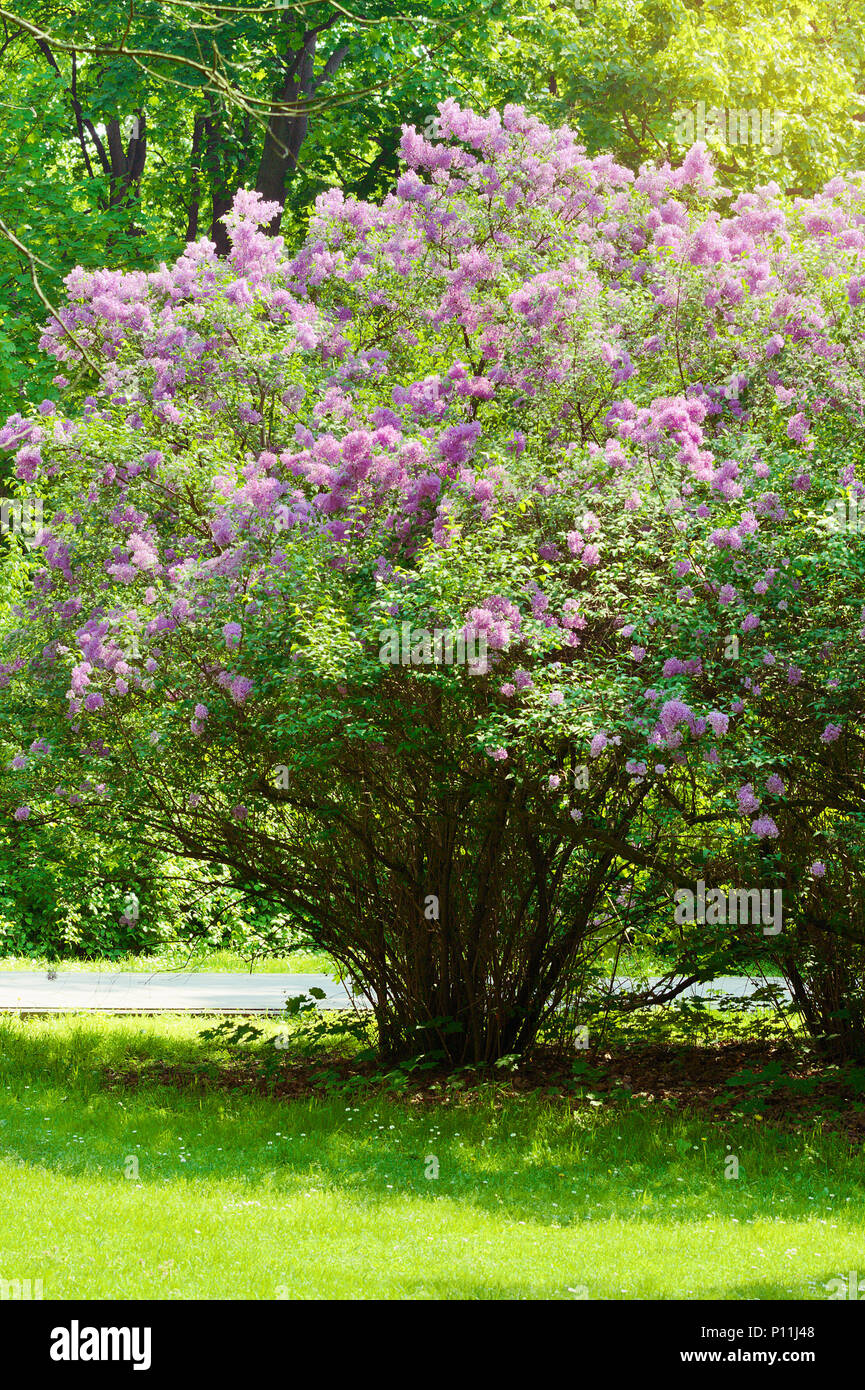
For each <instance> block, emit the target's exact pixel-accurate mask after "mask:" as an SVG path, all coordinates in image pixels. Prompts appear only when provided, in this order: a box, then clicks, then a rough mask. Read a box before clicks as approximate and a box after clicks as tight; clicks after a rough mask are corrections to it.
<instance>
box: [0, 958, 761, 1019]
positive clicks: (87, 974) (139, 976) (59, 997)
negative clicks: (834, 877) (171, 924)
mask: <svg viewBox="0 0 865 1390" xmlns="http://www.w3.org/2000/svg"><path fill="white" fill-rule="evenodd" d="M657 982H658V977H657V976H655V977H652V978H650V980H649V983H650V984H653V985H654V984H657ZM763 983H764V981H763V980H762V979H756V978H755V979H753V980H751V979H748V978H746V977H745V976H734V975H725V976H722V977H720V978H719V979H717V980H713V981H711V982H710V983H706V984H702V985H692V986H691V987H690V988H689V989H688V990H686V991H685V992H684V994H683V995H682V996H681V997H682V998H705V999H706V1000H707V1001H709V1002H710V1001H711V999H712V997H713V996H717V994H719V993H720V994H728V995H734V996H736V997H739V998H744V997H746V996H747V995H749V994H751V993H752V992H753V990H754V989H755V988H759V987H760V986H761V985H762V984H763ZM772 983H777V984H779V985H781V984H782V981H781V980H773V981H772ZM313 986H315V987H317V988H318V989H323V990H324V992H325V998H324V999H321V1000H319V1003H318V1007H319V1008H320V1009H351V1008H352V1007H355V1006H356V1007H358V1008H368V1007H369V1001H368V1000H367V999H366V998H365V997H364V996H363V995H358V996H354V997H352V996H351V995H350V994H349V993H348V991H347V990H346V989H345V988H344V987H343V986H342V985H340V984H338V983H337V982H336V981H335V980H332V979H331V978H330V976H329V975H265V974H259V975H248V974H228V973H224V974H222V973H211V974H208V973H205V972H203V971H201V972H199V971H176V972H175V971H171V972H164V973H159V974H146V973H144V972H141V973H133V972H131V971H124V972H120V971H118V972H116V973H100V972H98V971H77V970H76V971H71V970H70V971H66V972H64V971H63V970H62V969H58V971H57V974H56V977H55V978H54V979H50V978H49V976H48V974H47V973H46V972H45V971H37V970H4V971H0V1012H5V1013H9V1012H11V1011H20V1012H21V1013H168V1012H170V1013H202V1014H212V1013H280V1012H281V1011H282V1008H283V1006H284V1004H285V1000H286V999H287V998H289V997H290V996H291V995H295V994H304V993H306V991H307V990H309V989H311V988H312V987H313ZM640 986H643V982H642V981H640V982H637V981H634V980H628V979H624V978H622V979H619V980H617V981H616V989H617V990H627V989H632V988H637V987H640ZM643 987H644V986H643ZM783 992H784V994H785V995H786V994H787V990H786V989H784V991H783Z"/></svg>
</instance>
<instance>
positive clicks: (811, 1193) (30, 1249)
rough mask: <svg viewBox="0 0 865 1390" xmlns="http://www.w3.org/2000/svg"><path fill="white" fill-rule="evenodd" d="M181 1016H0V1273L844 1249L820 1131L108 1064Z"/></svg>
mask: <svg viewBox="0 0 865 1390" xmlns="http://www.w3.org/2000/svg"><path fill="white" fill-rule="evenodd" d="M202 1026H204V1025H203V1024H202V1021H201V1020H191V1019H188V1018H183V1017H180V1016H177V1017H168V1016H164V1015H163V1016H162V1017H159V1018H153V1019H139V1018H136V1019H118V1018H96V1019H91V1018H86V1019H84V1018H77V1019H76V1018H64V1017H55V1018H50V1019H30V1020H20V1019H15V1018H8V1019H4V1020H2V1021H0V1209H2V1212H3V1216H2V1220H0V1278H2V1279H6V1280H10V1279H16V1278H19V1279H28V1278H29V1279H31V1280H35V1279H41V1280H42V1282H43V1293H44V1297H45V1298H46V1299H53V1298H76V1297H79V1298H120V1299H138V1298H144V1299H153V1298H156V1299H159V1298H193V1299H207V1298H235V1299H274V1298H285V1297H300V1298H331V1297H335V1298H389V1299H401V1298H409V1299H411V1298H436V1299H442V1298H445V1299H450V1298H507V1299H510V1298H531V1299H538V1298H543V1299H546V1298H555V1299H559V1298H561V1299H572V1298H575V1297H583V1296H585V1297H588V1298H604V1299H633V1298H688V1299H702V1298H723V1299H749V1298H758V1299H759V1298H794V1299H820V1298H823V1299H825V1298H826V1297H827V1290H826V1289H825V1287H824V1286H825V1284H826V1282H827V1281H828V1280H830V1279H833V1278H835V1277H839V1276H844V1277H846V1274H847V1271H848V1270H850V1269H854V1270H859V1271H861V1272H862V1273H863V1274H865V1249H863V1236H862V1232H863V1229H865V1160H863V1156H862V1152H861V1150H855V1149H853V1148H852V1147H851V1145H850V1143H849V1142H847V1141H846V1140H845V1139H844V1138H843V1137H842V1136H841V1135H838V1134H833V1133H828V1132H825V1133H824V1132H821V1130H820V1129H819V1127H818V1128H814V1127H811V1128H810V1129H809V1130H808V1131H807V1132H806V1131H803V1130H799V1131H798V1132H793V1133H789V1132H787V1133H782V1132H780V1131H777V1130H773V1129H772V1128H770V1127H769V1126H768V1125H766V1124H762V1123H760V1122H759V1121H758V1120H756V1119H755V1118H754V1117H750V1118H749V1119H747V1121H744V1122H743V1121H741V1120H732V1121H722V1120H714V1119H705V1118H700V1117H698V1116H694V1115H688V1114H686V1113H683V1112H682V1111H681V1109H677V1108H672V1107H670V1108H667V1107H664V1106H659V1105H658V1104H654V1105H648V1104H644V1103H641V1102H639V1101H635V1100H632V1101H630V1102H622V1103H620V1104H609V1105H607V1104H605V1105H597V1104H592V1103H591V1102H588V1101H582V1102H581V1101H578V1100H575V1099H574V1098H570V1099H566V1098H562V1097H555V1098H544V1097H542V1096H540V1095H537V1094H535V1095H530V1096H527V1097H525V1098H510V1099H504V1100H503V1099H502V1097H501V1095H500V1094H499V1093H497V1092H496V1090H495V1087H493V1086H490V1087H489V1088H488V1089H487V1090H486V1091H483V1090H482V1091H481V1093H480V1094H475V1095H474V1096H473V1098H472V1100H471V1101H470V1102H469V1101H467V1100H465V1099H460V1098H458V1097H454V1098H452V1099H450V1100H443V1101H441V1102H440V1103H437V1104H433V1105H430V1104H425V1105H419V1104H417V1103H413V1102H412V1101H411V1100H409V1099H408V1098H404V1099H383V1098H378V1097H375V1098H371V1097H369V1096H368V1097H367V1098H365V1099H362V1100H360V1099H349V1098H346V1097H341V1098H334V1097H330V1098H328V1097H322V1098H321V1099H317V1100H308V1099H305V1100H298V1101H284V1100H283V1101H280V1100H276V1099H272V1098H268V1097H267V1096H261V1095H255V1094H252V1093H249V1092H243V1091H240V1090H238V1091H234V1092H232V1091H225V1090H219V1091H217V1090H211V1091H206V1090H202V1089H201V1088H198V1089H192V1088H190V1089H181V1088H178V1087H171V1086H166V1085H156V1084H151V1083H149V1082H147V1081H143V1082H141V1084H140V1085H138V1086H136V1087H130V1086H119V1085H116V1084H115V1085H114V1086H112V1085H111V1083H110V1080H109V1079H107V1078H106V1075H105V1068H106V1067H108V1068H111V1069H113V1071H114V1072H115V1073H118V1072H123V1071H125V1070H128V1069H129V1067H130V1066H131V1065H133V1063H134V1062H135V1061H136V1060H137V1061H144V1060H147V1059H158V1060H160V1061H163V1062H169V1063H170V1062H176V1063H181V1062H187V1063H189V1062H196V1061H197V1062H202V1061H205V1060H207V1059H208V1058H209V1057H212V1049H211V1051H210V1052H208V1050H207V1048H206V1046H205V1045H204V1044H202V1043H201V1042H200V1040H199V1039H198V1036H197V1035H198V1032H199V1030H200V1028H201V1027H202ZM731 1154H732V1155H735V1156H736V1157H737V1158H738V1161H739V1165H740V1170H739V1177H738V1179H733V1180H728V1179H725V1177H724V1171H725V1160H726V1159H727V1158H728V1156H729V1155H731ZM131 1160H137V1172H138V1176H137V1178H136V1177H135V1176H134V1173H135V1170H136V1163H134V1162H132V1161H131ZM433 1160H435V1162H433ZM436 1166H437V1169H438V1176H437V1177H434V1176H427V1174H432V1173H434V1172H435V1169H436ZM126 1173H130V1174H133V1176H129V1177H127V1176H126Z"/></svg>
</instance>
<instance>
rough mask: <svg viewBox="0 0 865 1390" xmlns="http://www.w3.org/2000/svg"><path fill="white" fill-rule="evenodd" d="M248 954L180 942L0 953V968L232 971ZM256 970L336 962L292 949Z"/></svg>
mask: <svg viewBox="0 0 865 1390" xmlns="http://www.w3.org/2000/svg"><path fill="white" fill-rule="evenodd" d="M249 969H250V962H249V958H248V957H244V956H241V955H238V954H237V952H235V951H208V952H207V953H206V954H204V953H202V954H198V955H196V956H194V957H192V958H190V955H189V952H188V950H183V948H182V947H180V946H175V947H173V948H171V949H166V950H165V951H163V952H162V953H161V954H159V955H150V956H122V957H120V958H118V959H117V960H106V959H104V958H103V957H93V958H92V959H90V960H63V961H60V962H58V961H56V960H55V961H49V960H48V959H47V958H46V957H41V956H0V970H57V971H59V972H61V973H62V974H65V973H66V972H68V971H78V972H80V971H83V970H87V971H89V970H102V971H104V972H105V973H107V974H115V973H117V972H118V971H123V970H133V971H135V972H136V973H139V974H140V973H145V974H149V973H151V972H153V971H157V970H158V971H162V970H201V971H217V972H219V973H220V974H222V973H230V972H232V971H241V972H243V973H246V972H248V971H249ZM253 972H254V973H256V974H268V975H274V974H277V975H278V974H283V973H287V974H296V975H311V974H324V975H333V974H335V973H336V966H335V965H334V963H333V961H332V960H331V958H330V956H327V955H325V953H324V952H323V951H292V952H291V954H290V955H286V956H268V957H262V958H261V959H259V960H256V961H255V962H254V964H253Z"/></svg>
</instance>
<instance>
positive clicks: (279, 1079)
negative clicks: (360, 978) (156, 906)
mask: <svg viewBox="0 0 865 1390" xmlns="http://www.w3.org/2000/svg"><path fill="white" fill-rule="evenodd" d="M574 1066H576V1069H577V1070H576V1074H575V1072H574ZM103 1076H104V1079H105V1081H106V1083H107V1084H108V1085H109V1086H110V1087H112V1088H113V1087H120V1088H127V1087H128V1088H132V1087H136V1086H140V1085H154V1084H156V1085H166V1086H178V1087H184V1088H186V1087H192V1088H198V1087H200V1088H202V1089H205V1090H227V1091H244V1092H248V1093H254V1094H260V1095H270V1096H273V1097H274V1098H276V1099H280V1100H301V1099H302V1100H306V1099H309V1098H310V1097H312V1096H321V1095H322V1094H323V1093H327V1092H328V1091H331V1092H333V1091H338V1092H340V1093H351V1094H355V1095H369V1094H373V1093H375V1094H382V1093H383V1092H387V1093H388V1094H399V1095H402V1096H403V1097H404V1098H405V1099H406V1100H407V1101H408V1102H410V1103H412V1104H415V1105H418V1104H421V1105H423V1104H434V1103H441V1102H442V1101H443V1100H448V1099H453V1100H461V1101H467V1100H470V1099H472V1098H473V1097H475V1096H476V1095H477V1093H478V1091H479V1089H480V1088H481V1087H483V1088H486V1091H487V1094H488V1091H489V1087H490V1086H491V1085H492V1086H494V1088H495V1092H496V1095H497V1097H498V1098H500V1099H501V1100H505V1099H510V1098H517V1097H520V1096H525V1095H528V1094H534V1095H541V1096H545V1097H554V1096H561V1097H562V1098H565V1097H566V1098H567V1099H568V1101H569V1102H571V1103H573V1104H574V1105H575V1106H582V1105H585V1106H599V1105H601V1106H603V1105H615V1104H621V1103H627V1102H633V1103H638V1104H641V1105H651V1104H661V1105H664V1106H673V1107H677V1108H678V1107H682V1108H687V1109H689V1110H691V1111H693V1112H696V1113H699V1114H702V1115H704V1116H711V1117H714V1118H716V1119H729V1118H739V1117H744V1118H753V1119H754V1120H755V1121H756V1122H760V1121H765V1122H769V1123H772V1124H774V1125H776V1126H778V1127H779V1128H783V1129H797V1128H801V1127H802V1125H803V1124H808V1123H816V1122H819V1121H821V1120H822V1121H823V1122H824V1123H825V1124H826V1125H827V1127H829V1128H832V1129H841V1130H843V1131H845V1132H847V1133H848V1134H849V1136H850V1137H851V1138H852V1139H855V1140H857V1141H858V1142H860V1143H861V1142H862V1141H863V1139H865V1069H863V1068H860V1069H859V1070H858V1074H857V1072H856V1071H855V1070H851V1069H850V1068H837V1067H827V1065H826V1064H825V1062H823V1061H822V1060H820V1059H818V1058H815V1057H813V1056H811V1055H809V1054H803V1053H801V1052H797V1051H795V1050H794V1049H793V1048H792V1047H790V1046H788V1045H786V1044H784V1043H768V1042H767V1043H725V1044H722V1045H720V1046H717V1047H713V1048H705V1047H694V1046H688V1045H684V1044H681V1043H645V1044H633V1043H632V1044H630V1045H628V1046H627V1047H626V1046H622V1045H616V1044H611V1045H610V1046H609V1047H607V1048H605V1049H604V1050H603V1051H596V1050H593V1049H591V1048H589V1049H587V1050H585V1051H581V1052H579V1053H577V1054H576V1062H575V1058H574V1056H571V1057H570V1058H568V1059H563V1058H562V1057H561V1056H560V1055H555V1054H549V1055H546V1056H545V1055H543V1054H541V1055H539V1056H537V1057H536V1058H534V1059H533V1060H532V1061H529V1062H521V1063H520V1065H519V1067H518V1069H517V1070H515V1071H505V1070H502V1069H497V1068H495V1067H486V1068H481V1069H477V1070H469V1069H468V1068H463V1069H460V1070H459V1071H456V1072H455V1071H453V1070H447V1069H445V1068H443V1067H436V1068H433V1069H430V1070H427V1071H416V1072H413V1073H411V1074H409V1075H408V1077H407V1078H406V1080H405V1082H404V1083H402V1081H401V1078H400V1076H399V1074H398V1073H396V1072H391V1073H390V1076H386V1075H385V1069H384V1068H383V1067H382V1065H381V1064H380V1063H377V1062H359V1061H357V1060H356V1059H354V1058H350V1057H346V1056H345V1055H341V1054H332V1053H331V1054H328V1053H320V1054H317V1055H316V1056H315V1057H314V1058H302V1057H301V1058H298V1057H293V1058H289V1057H286V1058H284V1059H280V1064H279V1068H278V1070H276V1071H273V1072H272V1073H271V1074H270V1075H269V1076H268V1075H266V1074H265V1073H264V1072H263V1071H262V1068H261V1063H260V1061H256V1060H255V1059H254V1058H248V1059H244V1060H237V1061H233V1062H228V1061H226V1062H223V1063H217V1062H212V1063H209V1064H205V1065H192V1064H165V1063H162V1062H154V1061H148V1060H142V1061H141V1062H140V1063H139V1064H138V1065H136V1066H134V1067H131V1068H128V1069H125V1070H123V1071H117V1070H114V1069H112V1068H105V1069H104V1071H103Z"/></svg>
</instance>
